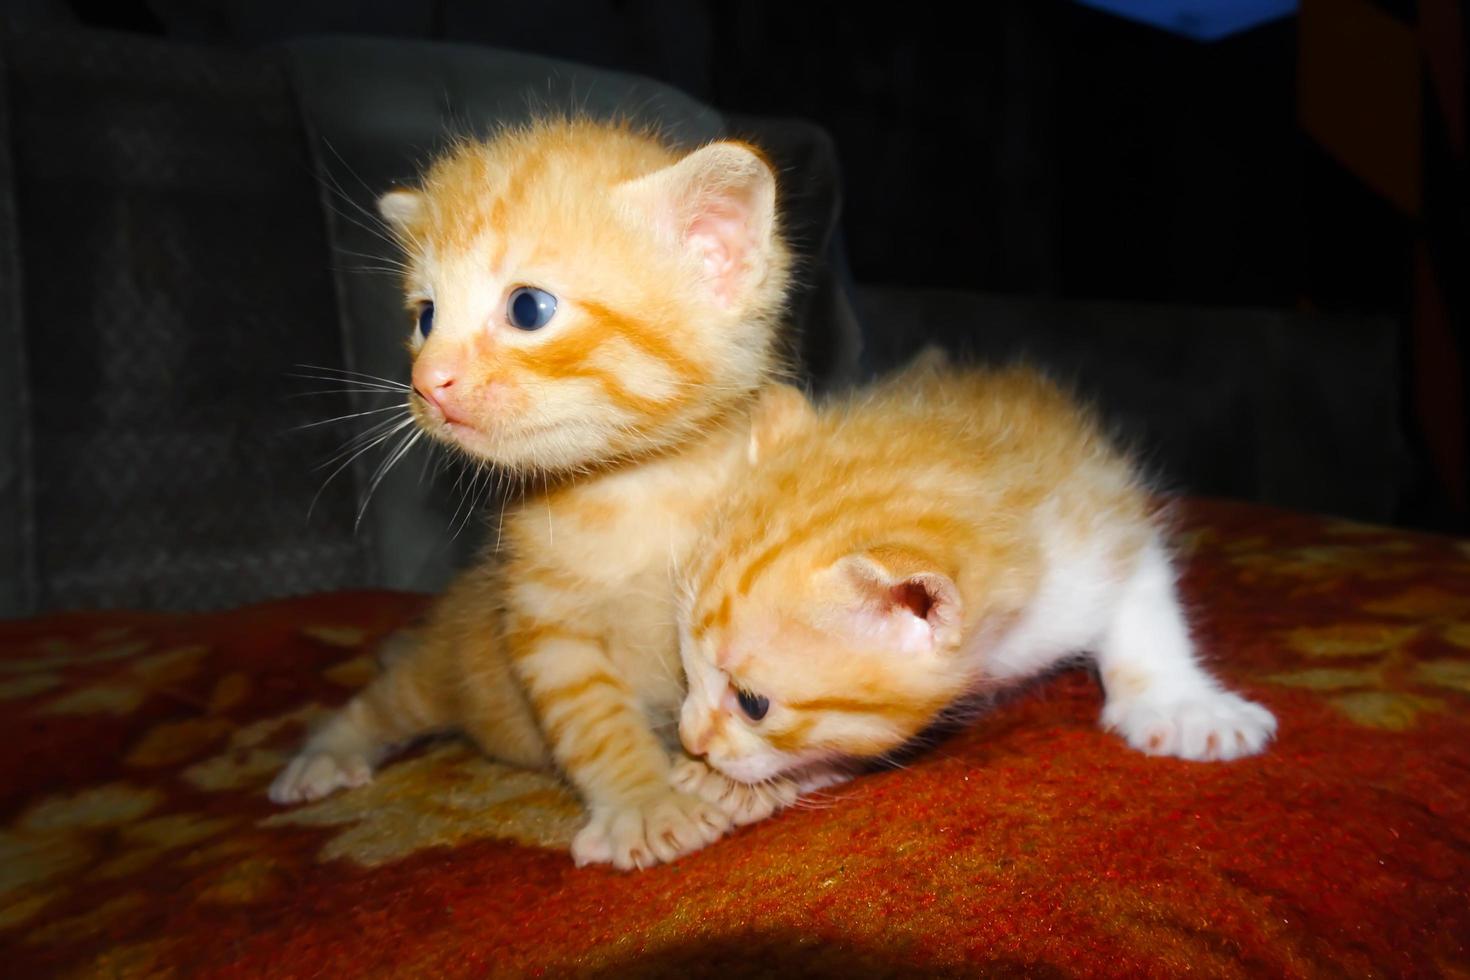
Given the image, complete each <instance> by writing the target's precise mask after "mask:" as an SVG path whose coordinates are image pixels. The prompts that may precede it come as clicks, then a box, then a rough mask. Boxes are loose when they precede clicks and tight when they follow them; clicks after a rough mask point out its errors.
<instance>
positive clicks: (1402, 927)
mask: <svg viewBox="0 0 1470 980" xmlns="http://www.w3.org/2000/svg"><path fill="white" fill-rule="evenodd" d="M1181 518H1182V533H1181V535H1180V547H1181V552H1182V554H1183V555H1184V556H1185V557H1184V565H1185V573H1184V577H1183V587H1184V591H1185V593H1186V596H1187V600H1188V603H1189V606H1190V608H1191V609H1192V610H1193V613H1194V618H1195V622H1196V626H1197V633H1198V636H1199V638H1200V641H1201V645H1202V647H1203V649H1204V651H1205V652H1206V653H1207V655H1208V656H1209V657H1210V659H1211V660H1212V661H1213V662H1214V664H1215V666H1216V668H1217V670H1218V671H1219V673H1220V674H1221V675H1222V676H1223V677H1225V678H1226V679H1227V680H1228V681H1229V682H1230V683H1232V684H1233V685H1236V686H1238V687H1239V688H1240V689H1242V690H1243V691H1245V692H1247V693H1249V694H1251V695H1252V696H1254V697H1258V698H1260V699H1261V700H1262V701H1263V702H1264V703H1265V704H1267V705H1268V706H1269V707H1270V708H1271V709H1273V710H1274V711H1275V712H1276V713H1277V714H1278V717H1279V719H1280V722H1281V731H1280V740H1279V741H1278V742H1277V743H1276V744H1275V745H1273V746H1272V747H1271V749H1270V750H1269V751H1268V752H1267V753H1266V754H1265V755H1263V756H1261V757H1258V758H1254V759H1249V760H1244V761H1241V762H1237V763H1233V764H1195V763H1186V762H1182V761H1178V760H1172V759H1151V758H1147V757H1144V756H1141V755H1138V754H1136V753H1134V752H1131V751H1129V750H1128V749H1127V748H1126V747H1125V746H1124V745H1123V744H1122V742H1121V741H1119V740H1118V739H1117V738H1115V737H1113V736H1111V735H1108V734H1105V733H1103V732H1100V731H1098V730H1097V728H1096V724H1095V719H1096V716H1097V712H1098V709H1099V705H1100V698H1099V692H1098V688H1097V684H1096V682H1095V681H1094V680H1093V679H1092V678H1091V677H1090V676H1089V675H1087V674H1086V673H1084V672H1082V671H1071V672H1066V673H1062V674H1060V675H1057V676H1055V677H1053V678H1050V679H1048V680H1045V681H1042V682H1040V683H1038V684H1037V685H1035V686H1034V687H1033V688H1032V689H1030V690H1028V691H1026V692H1023V693H1021V694H1019V695H1018V696H1016V697H1014V698H1011V699H1009V700H1007V701H1006V702H1005V703H1002V704H1000V705H998V706H996V707H995V708H994V709H993V710H992V711H991V712H990V713H989V714H987V715H986V716H985V717H983V718H982V719H980V720H979V721H977V722H976V723H975V724H974V725H973V726H971V727H970V728H969V729H967V730H966V731H964V732H961V733H959V734H957V735H955V736H954V737H952V738H950V739H949V740H947V741H945V742H943V743H942V744H940V745H939V746H937V747H935V748H933V749H931V750H929V751H927V752H924V753H921V754H919V755H918V756H917V757H915V758H914V759H913V760H912V761H911V763H910V764H909V765H908V767H907V768H905V769H902V770H898V771H889V772H882V773H874V774H871V775H868V776H864V777H861V778H860V779H858V780H857V781H855V782H854V783H852V784H850V785H849V786H846V787H843V788H840V789H838V790H836V791H834V792H832V793H831V794H830V795H827V796H824V797H822V798H820V799H818V800H816V801H814V803H813V805H812V806H811V807H810V808H804V809H798V810H794V811H791V812H788V813H785V814H782V815H779V816H778V817H776V818H774V819H772V820H770V821H768V822H766V823H763V824H760V825H757V826H755V827H751V828H747V829H744V830H742V831H739V832H737V833H736V834H734V835H733V836H731V837H729V838H727V839H726V840H723V841H721V842H719V843H717V844H715V845H714V846H712V847H710V848H708V849H707V850H705V851H702V852H699V853H697V854H694V855H691V856H689V857H687V858H685V859H684V860H681V861H679V862H677V863H676V864H674V865H671V866H667V867H661V868H656V869H653V870H650V871H647V872H643V873H639V874H620V873H616V872H613V871H609V870H606V869H603V868H589V869H582V870H578V869H576V868H574V867H573V866H572V864H571V862H570V860H569V858H568V857H567V855H566V853H565V851H564V847H565V844H566V842H567V840H568V839H569V837H570V835H571V833H572V832H573V830H574V828H575V827H576V826H577V823H578V821H579V819H580V813H579V810H578V807H577V805H576V803H575V801H574V799H573V797H572V796H571V795H570V794H569V793H568V792H567V791H566V790H564V789H563V788H562V787H561V786H559V785H558V783H557V782H556V781H555V780H554V779H552V778H551V777H549V776H545V775H539V774H531V773H524V772H517V771H515V770H511V769H507V768H505V767H502V766H498V765H495V764H493V763H490V762H488V761H486V760H484V759H482V758H479V757H476V756H475V755H474V754H473V753H471V752H470V751H469V750H468V749H466V748H464V747H462V746H460V745H459V744H457V743H452V742H445V743H438V744H433V745H429V746H426V747H424V748H421V749H420V750H418V751H417V752H416V753H413V754H411V755H410V757H408V758H406V759H403V760H400V761H398V762H396V763H394V764H392V765H390V766H388V767H387V768H386V769H385V770H383V771H382V773H381V774H380V775H379V777H378V778H377V780H376V781H375V782H374V783H372V784H371V785H369V786H367V787H364V788H361V789H358V790H354V791H351V792H348V793H344V794H341V795H339V796H335V797H332V798H330V799H328V800H325V801H322V802H319V803H316V804H311V805H307V806H302V807H297V808H292V809H279V808H275V807H273V806H271V805H270V804H269V803H268V802H267V800H266V798H265V787H266V785H267V783H268V782H269V780H270V778H271V777H272V775H273V774H274V772H275V771H276V770H277V768H278V767H279V766H280V765H281V764H282V762H283V761H284V759H285V758H286V753H288V752H289V751H291V750H292V749H293V748H294V747H295V746H296V745H297V744H298V742H299V740H300V738H301V736H302V732H303V730H304V728H305V726H306V725H308V724H309V723H310V722H312V721H313V720H314V719H316V718H318V717H320V715H321V713H322V711H323V706H324V705H329V704H336V703H339V702H341V701H342V700H343V699H344V698H345V697H346V696H347V695H348V693H349V691H350V690H351V689H352V688H353V687H354V686H356V685H358V684H361V683H363V682H365V681H366V680H367V679H368V678H369V677H370V676H371V675H372V673H373V670H374V667H373V661H372V657H371V655H370V654H369V652H368V650H369V649H370V647H371V644H372V641H373V640H374V638H375V637H377V636H379V635H381V634H382V633H384V632H386V631H388V630H390V629H392V628H393V627H394V626H396V625H397V624H399V623H401V622H403V621H404V620H406V619H408V618H409V617H410V616H412V615H413V614H414V613H415V612H416V611H417V610H418V609H419V608H421V605H422V601H423V600H422V599H420V598H416V597H410V596H405V595H401V594H393V593H348V594H336V595H324V596H320V597H317V598H314V599H300V600H293V601H288V602H277V603H274V604H270V605H263V606H255V607H250V608H245V609H240V610H236V611H233V612H221V613H215V614H209V615H164V614H130V613H110V614H74V615H71V616H54V617H50V618H45V619H39V620H33V621H28V622H14V623H5V624H0V697H3V698H4V699H5V701H6V704H7V708H6V711H5V712H4V715H3V719H0V738H3V739H4V740H5V741H6V742H8V743H9V744H16V743H17V742H19V743H20V744H22V745H23V746H24V747H25V751H24V752H12V753H7V754H5V755H4V756H0V787H3V790H0V945H3V949H0V957H3V962H4V963H5V964H6V968H5V972H6V973H7V975H9V976H52V975H63V974H65V975H79V976H99V975H106V976H123V977H141V976H160V975H169V974H170V973H173V974H176V975H180V976H221V977H225V976H228V977H255V976H272V977H287V976H302V977H306V976H340V975H382V974H384V973H393V974H394V975H423V976H485V975H487V974H493V975H521V974H534V973H541V974H544V975H566V974H569V973H579V974H583V975H594V974H599V973H607V974H611V975H621V974H626V973H628V972H631V971H636V972H638V974H639V975H651V976H669V977H683V976H691V975H720V976H728V975H765V976H800V975H843V976H867V975H890V974H893V975H896V974H900V973H905V972H908V973H912V972H914V971H922V972H925V973H949V974H955V975H965V974H975V973H985V974H986V975H1002V976H1006V975H1022V974H1024V975H1028V976H1073V975H1079V976H1082V975H1116V976H1145V975H1151V976H1160V977H1173V976H1179V975H1182V974H1184V973H1197V974H1202V975H1208V976H1221V977H1230V976H1258V975H1268V976H1304V977H1305V976H1339V975H1353V976H1366V975H1388V976H1405V975H1416V976H1435V975H1456V976H1459V975H1464V973H1465V971H1466V970H1467V969H1470V948H1467V945H1466V943H1467V940H1470V780H1467V773H1470V549H1467V547H1466V545H1465V544H1464V543H1463V542H1455V541H1450V540H1444V539H1437V538H1432V537H1422V536H1414V535H1410V534H1407V533H1399V532H1392V531H1385V530H1381V529H1377V528H1373V527H1369V526H1364V525H1360V524H1351V523H1345V522H1342V521H1336V520H1325V519H1318V518H1313V517H1304V516H1295V515H1291V514H1287V513H1283V512H1279V511H1271V510H1265V509H1261V508H1256V507H1248V506H1244V505H1238V504H1224V503H1211V502H1195V503H1191V504H1189V505H1187V506H1186V507H1185V508H1184V509H1183V513H1182V515H1181Z"/></svg>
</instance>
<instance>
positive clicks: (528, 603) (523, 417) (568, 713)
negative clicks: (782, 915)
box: [271, 120, 790, 868]
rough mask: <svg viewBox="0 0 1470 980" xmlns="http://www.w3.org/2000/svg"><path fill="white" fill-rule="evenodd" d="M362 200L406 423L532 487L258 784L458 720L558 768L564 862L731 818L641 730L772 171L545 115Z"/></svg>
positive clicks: (681, 849)
mask: <svg viewBox="0 0 1470 980" xmlns="http://www.w3.org/2000/svg"><path fill="white" fill-rule="evenodd" d="M379 206H380V210H381V212H382V214H383V216H384V218H385V219H386V220H387V221H388V223H389V224H390V225H391V227H392V228H393V229H394V230H395V232H396V234H397V237H398V239H399V241H400V242H401V243H402V245H403V248H404V251H405V253H406V260H407V261H406V266H407V271H406V274H405V282H404V286H405V293H406V299H407V305H408V310H409V314H408V318H407V320H408V323H410V324H412V334H411V338H412V339H411V341H410V350H411V353H412V357H413V362H414V363H413V391H412V392H411V394H410V395H409V405H408V408H409V410H410V411H411V412H412V414H413V418H414V420H415V421H416V422H417V424H418V425H419V427H420V428H421V429H422V430H424V431H425V432H427V433H428V434H429V435H431V436H433V437H435V438H436V439H438V440H439V441H441V442H443V443H446V444H448V445H449V446H451V447H452V448H454V449H456V450H458V451H460V452H462V453H464V454H467V455H468V456H470V457H473V458H474V459H475V460H477V461H479V462H483V463H486V464H489V465H493V466H495V467H498V468H499V469H501V470H502V471H503V472H509V473H512V474H519V475H521V476H523V477H525V479H524V481H523V482H524V483H525V484H526V485H527V486H529V487H533V488H542V489H539V490H532V491H529V492H527V493H526V494H524V495H523V496H522V498H521V499H520V500H518V501H516V502H514V503H513V504H512V505H511V506H510V508H509V509H508V510H507V511H506V513H505V514H504V517H503V520H502V529H501V539H500V541H499V543H498V550H497V551H496V553H494V554H490V555H487V556H486V557H485V558H484V559H483V560H482V561H481V562H480V564H479V565H478V566H477V567H474V568H472V569H470V570H469V571H468V572H466V573H465V574H463V575H462V576H461V577H460V578H459V579H458V580H457V581H456V582H455V583H454V584H453V585H452V586H451V587H450V589H449V591H448V592H447V593H446V594H445V595H444V596H443V597H442V598H440V599H439V600H438V602H437V603H436V604H435V605H434V607H433V608H432V610H431V611H430V613H429V616H428V620H427V622H426V623H425V625H424V626H423V627H422V628H420V629H417V630H415V631H412V632H411V633H408V634H405V635H404V639H405V640H407V642H406V643H401V644H395V646H396V647H399V648H402V652H401V653H399V654H397V655H395V656H394V657H392V658H391V659H390V662H389V663H388V665H387V669H386V671H385V673H384V674H383V675H382V676H381V677H379V678H378V679H377V680H376V681H374V682H373V683H372V684H370V685H369V686H368V687H366V688H365V689H364V690H363V691H362V692H361V693H360V694H358V695H357V696H356V697H355V698H353V699H352V701H351V702H350V703H348V704H347V705H346V707H344V708H343V709H342V710H340V711H339V712H337V713H336V714H335V715H334V716H333V717H331V718H330V719H329V720H328V721H327V723H326V724H325V725H324V726H323V727H322V728H321V729H320V730H318V731H316V732H315V733H314V734H313V735H312V736H311V737H310V738H309V739H308V741H307V743H306V745H305V747H304V748H303V749H302V750H301V752H300V754H299V755H298V756H297V757H296V758H295V759H294V760H292V761H291V763H290V764H289V765H288V766H287V767H286V769H285V770H284V771H283V772H282V773H281V774H280V775H279V776H278V777H277V779H276V781H275V783H274V784H273V785H272V787H271V796H272V798H273V799H275V800H276V801H278V802H282V803H291V802H298V801H302V800H312V799H316V798H318V797H321V796H323V795H325V794H327V793H330V792H332V791H333V790H336V789H338V788H340V787H350V786H356V785H360V784H362V783H363V782H366V781H367V780H368V779H370V778H371V776H372V771H373V767H374V766H375V765H377V764H378V763H379V762H381V761H382V760H383V759H384V757H385V756H386V755H387V753H388V751H389V750H390V748H391V747H392V746H393V745H395V744H397V743H402V742H404V741H406V740H408V739H410V738H412V737H414V736H417V735H420V734H423V733H427V732H432V731H439V730H456V731H459V732H462V733H464V734H465V735H467V736H468V737H469V738H471V739H472V740H473V741H474V742H476V743H477V744H478V745H479V746H480V747H481V748H482V749H483V750H484V751H485V752H486V753H487V754H489V755H491V756H493V757H495V758H497V759H500V760H502V761H505V762H509V763H511V764H515V765H521V766H526V767H551V766H554V767H556V768H557V769H559V770H560V771H561V772H562V774H564V775H565V776H566V777H567V779H568V780H569V781H570V782H571V783H572V784H573V786H574V787H575V788H576V789H577V790H578V791H579V793H580V794H581V796H582V798H583V800H584V801H585V803H586V804H587V807H588V810H589V812H590V817H589V821H588V823H587V825H586V826H585V827H583V828H582V830H581V831H580V832H579V833H578V834H577V835H576V838H575V839H574V841H573V843H572V854H573V857H574V858H575V859H576V861H577V862H578V863H579V864H583V863H588V862H610V863H612V864H614V865H616V866H618V867H620V868H631V867H643V866H647V865H650V864H655V863H657V862H659V861H667V860H672V859H673V858H675V857H677V856H679V855H680V854H683V853H687V852H688V851H691V850H694V849H695V848H698V847H702V846H704V845H705V844H707V843H709V842H710V841H712V840H714V839H716V838H717V837H718V836H719V835H720V834H722V833H723V832H724V831H725V830H726V829H727V828H728V826H729V824H730V816H729V814H727V813H726V812H725V811H724V810H722V809H721V808H720V807H718V806H714V805H711V804H710V803H708V802H706V801H705V800H703V799H700V798H699V797H698V796H695V795H693V794H690V793H687V792H684V791H681V790H679V789H677V788H675V787H673V786H672V785H671V784H670V773H671V765H672V761H671V756H670V750H669V746H667V745H665V744H664V743H663V742H662V741H661V740H660V738H659V736H658V734H657V733H658V731H659V730H663V731H665V732H666V733H668V734H669V736H670V737H672V734H673V729H674V721H675V719H676V716H677V711H678V707H679V704H680V701H681V700H682V698H683V693H684V686H683V681H682V676H681V673H680V671H679V665H678V641H677V633H676V631H675V628H674V620H675V608H674V592H673V586H672V582H671V578H670V576H671V570H672V567H673V565H674V564H675V563H676V562H678V561H680V560H682V557H683V555H684V554H685V553H686V552H687V551H688V550H689V549H690V548H691V547H692V545H693V543H694V536H695V532H696V530H697V528H698V526H699V523H700V521H701V520H702V518H703V514H704V510H705V509H706V508H707V507H709V506H710V505H711V504H712V503H713V501H714V500H715V499H716V498H717V497H718V496H720V495H721V494H722V493H723V492H724V489H725V481H726V476H727V474H728V473H729V472H731V470H732V468H739V467H742V466H744V465H745V459H746V456H747V454H748V453H749V440H750V429H751V417H752V413H753V412H754V411H755V410H756V408H757V406H758V405H759V404H760V402H761V400H762V397H763V394H762V393H763V392H765V391H767V390H770V389H771V387H772V386H771V379H772V378H773V377H775V376H776V375H777V374H778V373H779V367H780V357H779V354H778V352H777V349H776V348H777V333H778V330H777V325H778V318H779V316H780V315H781V312H782V308H783V306H784V303H785V294H786V285H787V280H788V278H789V276H788V267H789V265H790V260H789V257H788V253H787V250H786V247H785V246H784V244H783V243H782V240H781V236H780V232H779V227H778V226H779V221H778V216H777V214H776V186H775V178H774V175H773V174H772V171H771V168H770V166H769V165H768V164H767V163H766V161H765V160H764V159H763V158H762V157H761V156H760V155H759V154H758V153H756V152H753V151H752V150H751V148H750V147H748V146H746V145H744V144H741V143H733V142H716V143H711V144H709V145H707V146H704V147H702V148H699V149H696V150H694V151H692V152H685V151H680V150H678V149H676V148H673V147H671V146H669V145H667V144H665V143H664V142H662V141H661V140H659V139H656V138H654V137H652V136H650V135H648V134H645V133H640V132H638V131H635V130H633V129H631V128H629V127H627V126H620V125H610V124H602V123H596V122H591V121H587V120H569V121H545V122H540V123H536V124H533V125H530V126H527V127H523V128H519V129H511V130H507V131H505V132H503V133H501V134H500V135H498V136H497V137H495V138H494V139H492V140H490V141H488V142H484V143H480V142H464V143H461V144H460V145H458V146H457V147H455V148H454V149H452V150H451V151H450V152H449V153H448V154H446V155H445V156H444V157H443V158H442V159H440V160H439V161H438V162H436V163H435V164H434V165H433V166H432V167H431V168H430V169H429V170H428V172H427V173H426V174H425V175H424V178H423V180H422V182H421V183H420V185H419V186H418V187H417V188H416V189H411V190H398V191H393V192H390V193H389V194H387V195H385V196H384V197H383V198H382V200H381V202H380V205H379Z"/></svg>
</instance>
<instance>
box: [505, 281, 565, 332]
mask: <svg viewBox="0 0 1470 980" xmlns="http://www.w3.org/2000/svg"><path fill="white" fill-rule="evenodd" d="M554 316H556V297H555V296H553V295H551V294H550V293H548V292H547V291H546V290H544V289H537V288H536V287H535V286H521V287H519V288H517V289H516V290H514V291H513V292H511V294H510V301H509V302H507V303H506V306H505V318H506V319H507V320H509V321H510V325H511V326H513V327H516V328H518V329H521V330H540V329H541V328H542V327H544V326H546V325H547V324H548V323H550V322H551V318H552V317H554Z"/></svg>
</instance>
